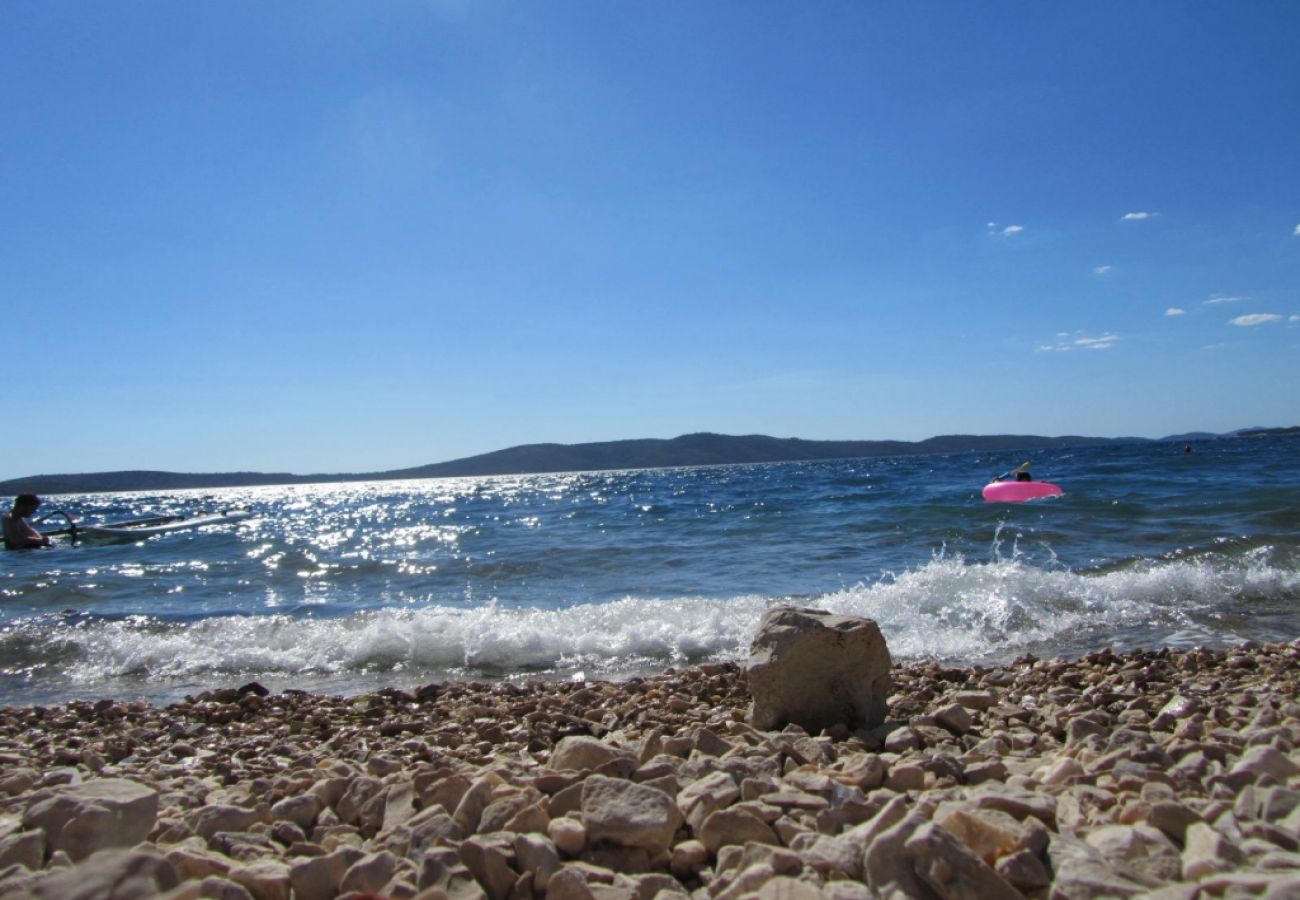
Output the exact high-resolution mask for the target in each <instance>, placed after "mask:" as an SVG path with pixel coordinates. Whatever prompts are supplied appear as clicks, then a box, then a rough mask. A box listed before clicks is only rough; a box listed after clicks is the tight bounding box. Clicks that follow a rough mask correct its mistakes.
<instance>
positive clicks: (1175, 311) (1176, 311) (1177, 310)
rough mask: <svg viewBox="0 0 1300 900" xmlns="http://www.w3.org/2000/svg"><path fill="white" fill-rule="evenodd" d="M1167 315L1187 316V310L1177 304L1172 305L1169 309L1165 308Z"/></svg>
mask: <svg viewBox="0 0 1300 900" xmlns="http://www.w3.org/2000/svg"><path fill="white" fill-rule="evenodd" d="M1165 315H1167V316H1185V315H1187V310H1185V309H1181V308H1179V307H1177V306H1171V307H1169V308H1168V309H1167V310H1165Z"/></svg>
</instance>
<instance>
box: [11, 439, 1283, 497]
mask: <svg viewBox="0 0 1300 900" xmlns="http://www.w3.org/2000/svg"><path fill="white" fill-rule="evenodd" d="M1293 433H1300V428H1253V429H1242V430H1241V431H1236V432H1231V433H1230V434H1226V435H1218V434H1209V433H1203V432H1196V433H1194V434H1184V435H1171V436H1170V437H1167V438H1161V439H1160V440H1165V441H1180V442H1185V441H1189V440H1209V439H1218V438H1223V437H1248V436H1263V435H1273V434H1293ZM1151 442H1152V440H1151V439H1150V438H1137V437H1119V438H1095V437H1081V436H1078V435H1065V436H1061V437H1039V436H1036V435H1017V434H999V435H971V434H953V435H943V436H941V437H932V438H928V439H926V440H924V441H807V440H802V439H801V438H775V437H768V436H767V435H761V434H753V435H744V436H733V435H726V434H710V433H700V434H684V435H682V436H680V437H675V438H671V439H658V438H645V439H640V440H625V441H603V442H598V443H589V444H525V445H522V446H519V447H510V448H507V449H505V450H497V451H494V452H492V453H484V454H481V455H479V456H468V457H465V458H464V459H455V460H451V461H450V462H441V463H433V464H431V465H426V466H417V467H415V468H411V469H392V470H389V471H385V472H349V473H332V474H314V475H293V474H289V473H287V472H274V473H268V472H218V473H211V472H209V473H193V472H151V471H126V472H91V473H85V474H80V475H32V476H29V477H26V478H13V479H10V480H8V481H2V482H0V494H19V493H23V492H31V493H35V494H82V493H98V492H103V491H159V490H173V489H180V488H225V487H247V486H251V485H267V484H321V483H331V482H344V481H393V480H397V479H407V478H452V477H458V476H465V475H526V474H540V473H545V472H588V471H600V470H609V469H660V468H668V467H673V466H708V465H727V464H733V465H734V464H744V463H773V462H800V461H808V460H819V459H854V458H858V457H866V456H914V455H921V454H927V453H970V452H984V453H993V452H1003V451H1006V452H1011V451H1022V450H1051V449H1058V448H1062V447H1096V446H1103V445H1107V444H1133V443H1151Z"/></svg>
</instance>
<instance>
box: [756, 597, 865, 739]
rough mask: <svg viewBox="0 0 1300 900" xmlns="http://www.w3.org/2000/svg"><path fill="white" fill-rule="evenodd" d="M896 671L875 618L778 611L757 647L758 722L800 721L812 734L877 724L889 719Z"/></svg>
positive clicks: (768, 726)
mask: <svg viewBox="0 0 1300 900" xmlns="http://www.w3.org/2000/svg"><path fill="white" fill-rule="evenodd" d="M889 667H890V657H889V648H888V647H887V646H886V645H885V638H884V636H883V635H882V634H881V633H880V627H879V626H878V625H877V624H876V623H875V622H873V621H872V620H871V619H864V618H861V617H858V616H836V615H832V614H830V613H828V612H823V611H821V610H816V609H801V608H798V607H793V606H778V607H774V608H772V609H770V610H768V611H767V613H766V614H765V615H764V616H763V620H762V622H761V623H759V626H758V633H757V634H756V635H755V636H754V642H753V644H751V645H750V650H749V665H748V674H749V691H750V694H751V695H752V697H753V701H754V702H753V703H752V704H751V706H750V709H749V721H750V724H752V725H753V726H754V727H755V728H760V729H764V730H776V729H780V728H783V727H785V726H786V725H789V724H795V725H800V726H802V727H803V728H805V729H806V730H807V731H808V732H809V733H810V734H817V733H818V732H820V731H821V730H822V729H823V728H829V727H831V726H833V725H839V724H843V725H846V726H848V727H849V728H872V727H875V726H876V725H879V724H881V723H882V722H884V720H885V713H886V706H885V703H886V701H887V699H888V697H889V691H890V687H891V683H890V678H889Z"/></svg>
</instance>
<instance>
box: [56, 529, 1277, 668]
mask: <svg viewBox="0 0 1300 900" xmlns="http://www.w3.org/2000/svg"><path fill="white" fill-rule="evenodd" d="M1297 594H1300V574H1298V573H1297V572H1296V571H1294V570H1286V569H1279V568H1277V567H1275V566H1273V565H1271V564H1270V563H1269V561H1268V558H1267V553H1263V552H1261V553H1257V554H1249V555H1247V556H1245V557H1237V558H1236V559H1235V560H1233V561H1230V562H1229V561H1224V560H1223V559H1219V560H1217V561H1216V560H1211V559H1209V558H1200V559H1190V560H1179V561H1143V562H1139V563H1135V564H1133V565H1131V566H1128V567H1124V568H1120V569H1116V570H1112V571H1108V572H1102V573H1087V574H1080V573H1074V572H1070V571H1067V570H1065V569H1044V568H1038V567H1035V566H1032V565H1028V564H1024V563H1021V562H1019V561H1016V560H1001V561H996V562H991V563H967V562H966V561H965V560H963V559H962V558H960V557H957V556H943V555H941V556H938V557H936V558H935V559H933V560H932V561H930V562H929V563H927V564H926V565H924V566H921V567H919V568H916V569H914V570H910V571H906V572H903V573H900V574H897V575H890V576H886V577H884V578H881V579H880V580H878V581H876V582H873V583H870V584H868V583H862V584H858V585H854V586H851V587H846V588H844V589H843V590H840V591H836V592H834V593H830V594H826V595H822V596H819V597H811V598H794V599H791V598H772V597H755V596H746V597H737V598H733V599H727V600H720V599H711V598H702V597H675V598H668V599H660V600H647V599H625V600H621V601H617V602H613V603H606V604H599V605H575V606H571V607H568V608H564V609H558V610H555V609H535V608H532V609H519V608H507V607H504V606H500V605H486V606H481V607H476V608H457V607H444V606H428V607H424V608H417V609H411V608H400V609H384V610H379V611H368V612H361V613H356V614H354V615H351V616H348V617H346V618H338V619H326V618H294V617H290V616H286V615H269V616H238V617H221V618H213V619H207V620H202V621H199V622H190V623H185V624H164V623H159V622H157V621H149V620H145V619H142V618H139V617H137V618H132V619H128V620H125V621H115V622H104V621H99V622H90V623H86V622H83V623H81V624H79V625H77V626H76V627H68V628H64V629H56V630H55V632H54V633H47V634H46V636H45V637H44V638H43V639H44V640H46V641H48V642H49V645H50V647H51V648H54V647H56V646H62V647H64V648H65V649H66V647H67V645H68V644H71V645H73V647H74V649H75V650H76V651H77V652H76V653H75V654H74V655H75V657H76V658H75V659H74V660H73V661H72V662H71V663H70V664H68V663H65V664H64V665H67V666H68V668H67V670H66V671H67V674H68V676H69V677H70V678H72V679H73V680H74V681H79V682H88V681H94V680H97V679H103V678H112V677H121V676H144V677H145V678H146V679H149V680H152V679H154V678H168V679H180V678H196V677H203V676H208V675H216V674H232V675H233V674H271V675H283V676H304V675H342V674H346V673H349V672H351V673H358V674H361V673H372V672H377V671H408V672H433V673H445V672H452V673H456V672H460V673H486V674H494V675H497V674H508V673H518V672H568V671H573V670H576V669H582V670H585V671H587V672H588V673H589V674H592V675H601V674H613V673H619V672H628V671H635V670H643V669H646V668H657V667H665V666H669V665H679V664H683V663H689V662H696V661H701V660H705V659H714V660H739V659H742V658H743V657H744V655H745V654H746V653H747V649H748V644H749V641H750V639H751V638H752V636H753V634H754V631H755V629H756V627H757V625H758V622H759V619H760V617H761V616H762V614H763V612H764V611H765V610H766V609H768V608H769V607H770V606H772V605H775V604H778V603H788V602H793V603H797V604H799V605H806V606H813V607H817V608H820V609H826V610H829V611H831V612H835V613H843V614H852V615H862V616H868V617H870V618H873V619H875V620H876V621H878V622H879V623H880V624H881V627H882V629H883V631H884V632H885V635H886V637H887V639H888V642H889V646H890V649H891V652H892V653H893V654H894V656H895V657H896V658H915V657H936V658H942V659H948V660H956V661H964V662H981V661H991V660H999V659H1007V658H1010V657H1011V656H1014V655H1017V654H1019V653H1021V652H1024V651H1026V650H1034V651H1035V652H1040V655H1041V651H1042V649H1043V648H1048V649H1049V650H1050V649H1051V648H1053V647H1059V648H1070V647H1075V646H1076V644H1077V642H1078V641H1079V640H1080V635H1086V634H1093V635H1100V636H1102V637H1103V638H1104V636H1106V635H1113V634H1119V633H1124V634H1126V635H1128V636H1129V638H1128V639H1129V640H1137V641H1139V642H1140V641H1145V642H1147V643H1148V644H1154V643H1159V642H1161V641H1164V640H1168V639H1171V636H1173V639H1176V640H1180V641H1182V640H1187V641H1190V640H1193V639H1198V638H1199V639H1201V640H1204V639H1205V636H1206V635H1207V634H1208V635H1212V634H1214V632H1213V630H1212V629H1209V628H1208V627H1207V626H1206V625H1205V624H1203V623H1204V621H1205V620H1208V619H1213V618H1214V616H1215V615H1216V611H1218V610H1222V609H1223V608H1224V607H1225V605H1228V606H1231V605H1233V604H1235V603H1238V602H1244V601H1243V600H1242V599H1241V598H1251V597H1260V596H1264V597H1274V598H1277V597H1287V596H1290V597H1294V596H1296V595H1297ZM1234 598H1237V599H1234ZM52 655H53V651H52ZM62 658H63V659H65V660H66V655H62Z"/></svg>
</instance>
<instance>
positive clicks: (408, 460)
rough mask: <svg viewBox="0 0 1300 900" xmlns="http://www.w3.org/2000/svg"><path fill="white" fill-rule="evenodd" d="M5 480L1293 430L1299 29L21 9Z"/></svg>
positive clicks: (1087, 18) (1025, 7) (476, 5)
mask: <svg viewBox="0 0 1300 900" xmlns="http://www.w3.org/2000/svg"><path fill="white" fill-rule="evenodd" d="M0 304H2V307H3V310H4V313H3V317H4V326H3V332H2V333H3V336H4V343H5V366H4V371H5V379H4V382H5V386H6V390H5V392H4V393H5V401H4V404H3V411H4V412H3V415H4V418H5V420H6V423H7V425H6V431H7V435H6V439H5V440H4V441H3V443H2V445H0V478H10V477H20V476H24V475H31V474H38V473H39V474H45V473H63V472H92V471H109V470H117V469H162V470H171V471H185V472H214V471H264V472H294V473H299V474H308V473H324V472H369V471H381V470H385V469H393V468H401V467H407V466H416V465H422V464H426V463H432V462H440V461H444V460H449V459H455V458H460V457H463V456H469V455H473V454H477V453H483V452H488V451H491V450H496V449H500V448H503V447H508V446H513V445H517V444H526V443H535V442H559V443H578V442H585V441H602V440H619V439H623V438H645V437H661V438H669V437H674V436H676V435H679V434H684V433H690V432H696V431H715V432H721V433H727V434H770V435H774V436H778V437H802V438H808V439H862V440H870V439H901V440H921V439H924V438H926V437H930V436H933V435H939V434H952V433H973V434H1002V433H1018V434H1045V435H1061V434H1080V435H1090V436H1126V435H1134V436H1142V437H1159V436H1163V435H1168V434H1176V433H1180V432H1185V431H1213V432H1221V431H1228V430H1232V429H1236V428H1243V427H1253V426H1283V425H1297V424H1300V378H1298V377H1297V375H1296V372H1297V370H1298V369H1300V366H1298V365H1297V364H1298V363H1300V4H1296V3H1294V2H1276V0H1275V2H1269V0H1258V2H1251V3H1240V2H1235V0H1234V2H1197V3H1185V2H1158V0H1152V2H1146V3H1131V2H1089V3H1033V2H1017V3H1011V2H996V0H995V2H989V3H979V4H972V3H966V2H958V0H953V2H944V3H940V2H925V0H921V2H914V0H909V2H901V0H900V2H865V0H863V2H859V0H853V2H830V0H825V2H823V0H814V2H790V0H781V2H770V0H735V2H731V0H716V2H715V0H705V2H700V0H662V2H654V3H649V2H641V3H635V2H624V3H610V2H607V0H583V2H575V0H547V2H496V0H481V2H480V0H418V2H416V0H410V2H408V0H386V2H383V3H369V2H361V0H356V2H333V0H313V2H295V0H279V2H275V3H266V2H264V0H224V2H221V3H200V2H192V0H182V2H176V0H133V2H125V0H117V2H94V3H92V2H84V0H82V2H76V3H71V2H64V0H5V2H4V3H0Z"/></svg>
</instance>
